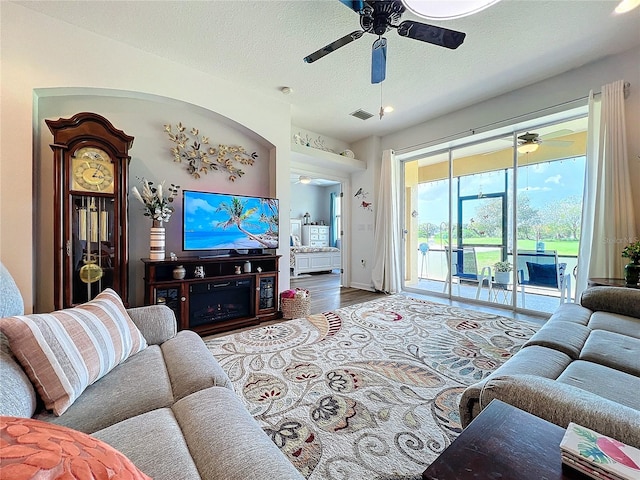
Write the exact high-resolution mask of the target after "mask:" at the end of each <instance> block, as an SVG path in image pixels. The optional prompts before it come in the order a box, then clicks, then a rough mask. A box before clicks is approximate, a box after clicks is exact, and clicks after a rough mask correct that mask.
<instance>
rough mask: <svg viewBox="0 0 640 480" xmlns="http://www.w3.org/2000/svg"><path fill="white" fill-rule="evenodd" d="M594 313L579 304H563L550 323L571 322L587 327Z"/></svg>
mask: <svg viewBox="0 0 640 480" xmlns="http://www.w3.org/2000/svg"><path fill="white" fill-rule="evenodd" d="M592 313H593V312H592V311H591V310H589V309H588V308H585V307H583V306H582V305H578V304H577V303H561V304H560V306H559V307H558V308H557V309H556V311H555V312H553V315H551V318H549V320H548V322H549V323H553V322H571V323H579V324H580V325H587V324H588V323H589V319H590V318H591V314H592Z"/></svg>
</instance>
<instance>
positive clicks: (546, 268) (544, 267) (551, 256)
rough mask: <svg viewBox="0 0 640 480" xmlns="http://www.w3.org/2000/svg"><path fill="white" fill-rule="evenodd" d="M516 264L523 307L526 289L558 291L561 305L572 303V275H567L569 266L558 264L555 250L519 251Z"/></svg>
mask: <svg viewBox="0 0 640 480" xmlns="http://www.w3.org/2000/svg"><path fill="white" fill-rule="evenodd" d="M516 263H517V270H518V285H519V286H520V294H521V296H522V306H523V307H525V306H526V304H525V301H526V295H525V288H526V287H536V288H548V289H553V290H557V291H559V292H560V303H564V302H565V301H567V302H571V274H565V270H566V268H567V264H566V263H559V262H558V253H557V252H556V251H555V250H544V251H536V250H519V251H518V259H517V262H516Z"/></svg>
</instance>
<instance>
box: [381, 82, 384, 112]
mask: <svg viewBox="0 0 640 480" xmlns="http://www.w3.org/2000/svg"><path fill="white" fill-rule="evenodd" d="M382 117H384V102H383V101H382V82H380V120H382Z"/></svg>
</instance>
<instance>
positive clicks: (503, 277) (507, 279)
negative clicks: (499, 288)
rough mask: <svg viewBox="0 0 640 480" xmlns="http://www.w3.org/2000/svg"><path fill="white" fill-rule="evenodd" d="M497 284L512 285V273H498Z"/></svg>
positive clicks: (496, 275) (496, 276)
mask: <svg viewBox="0 0 640 480" xmlns="http://www.w3.org/2000/svg"><path fill="white" fill-rule="evenodd" d="M495 283H499V284H501V285H507V284H509V283H511V272H496V274H495Z"/></svg>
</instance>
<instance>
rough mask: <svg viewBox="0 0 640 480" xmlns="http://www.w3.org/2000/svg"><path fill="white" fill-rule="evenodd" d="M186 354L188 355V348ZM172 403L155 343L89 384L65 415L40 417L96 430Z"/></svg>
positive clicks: (162, 363) (59, 423) (162, 361)
mask: <svg viewBox="0 0 640 480" xmlns="http://www.w3.org/2000/svg"><path fill="white" fill-rule="evenodd" d="M183 355H184V356H186V357H188V355H186V352H183ZM172 403H173V394H172V391H171V382H170V381H169V375H168V374H167V370H166V367H165V362H164V356H163V355H162V350H161V349H160V347H159V346H157V345H151V346H149V347H147V348H145V349H144V350H143V351H142V352H140V353H138V354H136V355H134V356H132V357H129V359H127V361H125V362H123V363H121V364H120V365H118V366H117V367H116V368H114V369H113V370H111V372H109V375H105V376H104V377H102V378H101V379H100V380H98V381H97V382H96V383H94V384H93V385H90V386H89V387H87V389H86V390H85V391H84V392H83V393H82V395H80V398H78V399H77V400H76V401H75V402H74V404H73V405H71V406H70V407H69V409H68V410H67V411H66V412H65V413H64V414H63V415H61V416H59V417H58V416H55V415H53V414H52V413H50V412H41V413H38V414H37V415H36V418H39V419H42V420H46V421H48V422H53V423H56V424H58V425H65V426H67V427H71V428H74V429H76V430H80V431H82V432H85V433H93V432H95V431H96V430H100V429H102V428H106V427H108V426H110V425H113V424H114V423H117V422H120V421H122V420H126V419H127V418H131V417H133V416H135V415H139V414H141V413H145V412H148V411H150V410H154V409H156V408H162V407H167V406H169V405H171V404H172ZM103 406H104V407H103Z"/></svg>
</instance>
